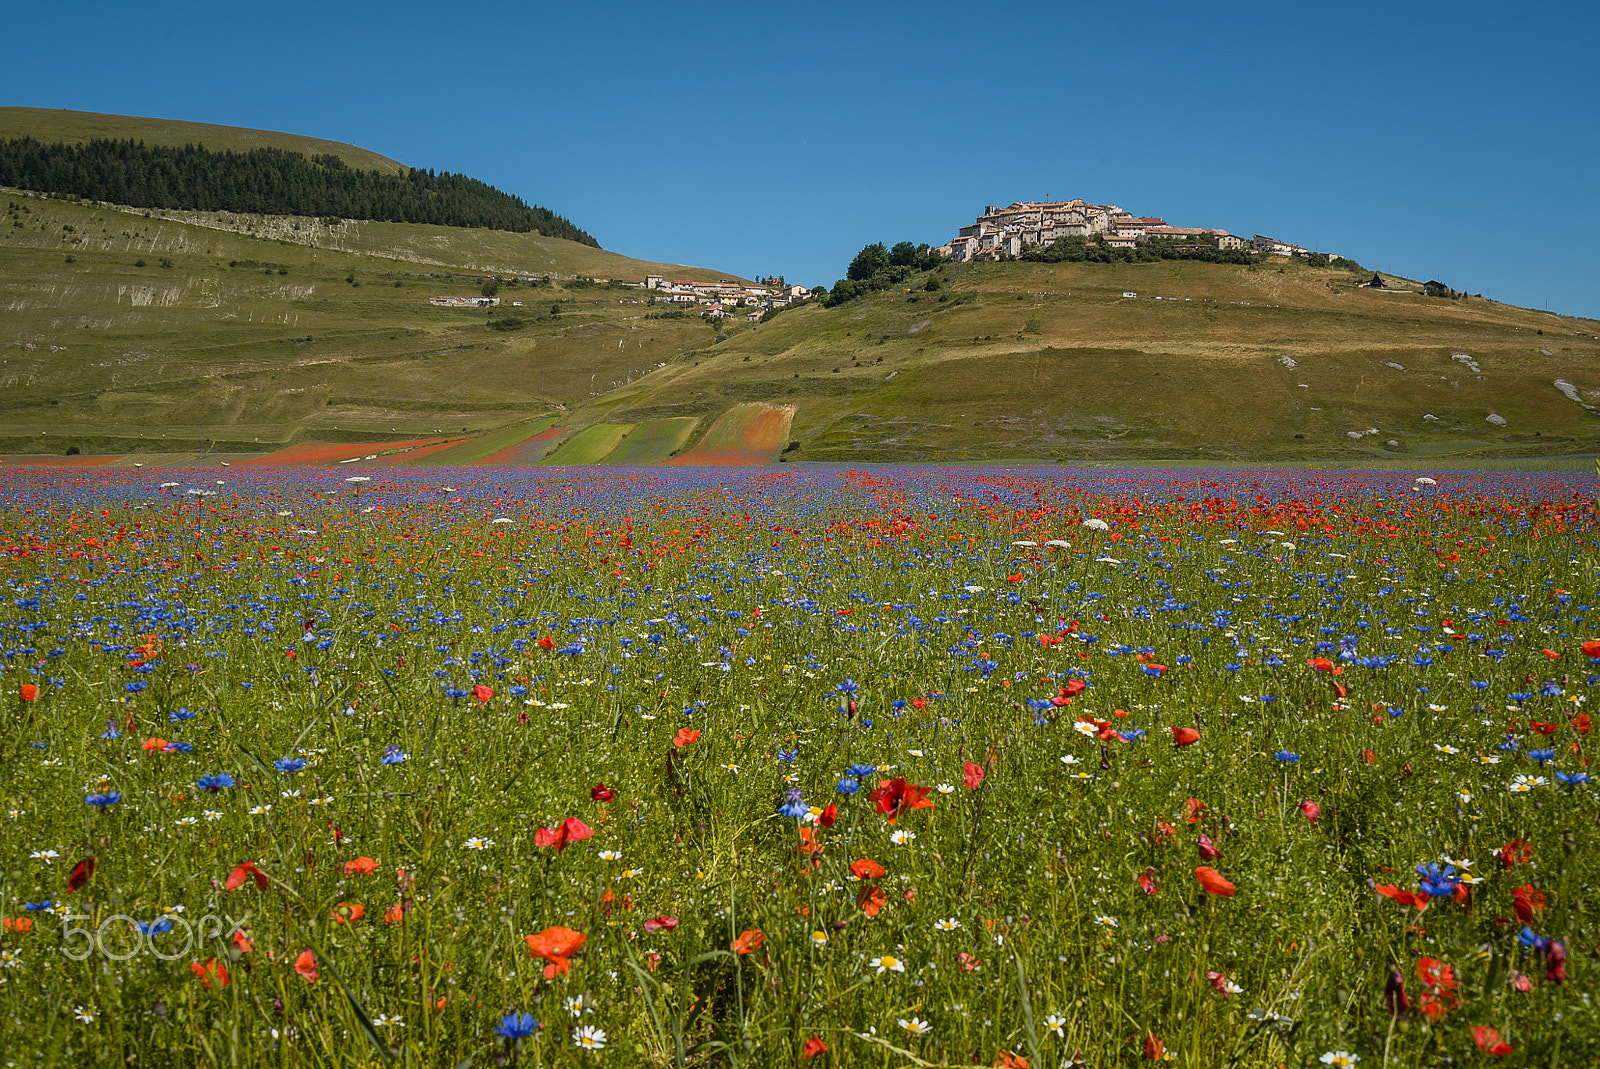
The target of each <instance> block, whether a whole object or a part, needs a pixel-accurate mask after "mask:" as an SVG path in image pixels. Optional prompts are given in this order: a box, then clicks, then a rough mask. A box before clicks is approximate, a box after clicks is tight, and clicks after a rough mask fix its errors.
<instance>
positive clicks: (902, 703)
mask: <svg viewBox="0 0 1600 1069" xmlns="http://www.w3.org/2000/svg"><path fill="white" fill-rule="evenodd" d="M905 707H906V700H905V699H904V698H896V699H895V700H894V711H895V712H897V713H898V712H899V711H900V710H901V709H904V708H905Z"/></svg>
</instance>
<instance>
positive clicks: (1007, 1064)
mask: <svg viewBox="0 0 1600 1069" xmlns="http://www.w3.org/2000/svg"><path fill="white" fill-rule="evenodd" d="M989 1064H990V1066H992V1067H994V1069H1029V1062H1028V1059H1026V1058H1024V1057H1023V1056H1022V1055H1020V1054H1013V1053H1011V1052H1010V1051H1009V1050H1003V1051H1001V1052H1000V1053H999V1054H996V1055H995V1056H994V1061H992V1062H990V1063H989Z"/></svg>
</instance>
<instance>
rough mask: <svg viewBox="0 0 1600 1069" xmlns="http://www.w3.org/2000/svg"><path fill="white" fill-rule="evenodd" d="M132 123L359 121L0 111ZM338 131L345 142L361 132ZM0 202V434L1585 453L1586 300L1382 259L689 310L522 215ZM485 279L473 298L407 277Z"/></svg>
mask: <svg viewBox="0 0 1600 1069" xmlns="http://www.w3.org/2000/svg"><path fill="white" fill-rule="evenodd" d="M130 123H132V124H138V123H150V124H152V125H147V126H144V127H131V126H129V125H127V124H130ZM8 124H9V125H8ZM30 124H31V126H30ZM51 124H53V125H51ZM96 124H99V125H96ZM161 129H169V130H170V136H171V137H172V139H173V142H174V143H176V142H178V141H182V142H185V143H187V142H188V141H190V140H195V139H200V138H202V137H203V138H204V140H205V141H206V143H207V144H208V145H210V146H213V147H225V148H236V149H248V148H253V147H261V146H263V145H268V146H275V147H283V148H290V149H293V150H294V151H304V152H324V153H326V152H331V151H333V150H334V149H341V150H348V151H349V152H352V153H360V152H361V150H359V149H351V148H350V146H335V145H332V143H329V142H317V141H314V140H313V139H306V138H293V137H291V136H290V135H276V134H265V133H261V132H259V131H245V130H233V129H232V128H227V127H209V128H205V127H201V126H200V125H199V124H189V123H171V124H155V123H154V121H152V120H132V119H126V120H125V119H121V118H118V117H114V116H89V115H84V114H83V113H70V112H47V111H41V110H39V109H26V108H9V109H0V138H3V137H6V136H12V135H16V134H27V135H29V136H33V137H46V136H51V137H56V138H62V137H67V136H81V137H99V136H113V137H130V136H133V137H142V138H144V139H145V140H147V141H152V139H153V138H155V137H157V136H159V133H160V130H161ZM208 130H211V131H223V132H224V133H226V134H227V135H228V137H230V138H232V139H233V140H231V141H230V140H227V139H220V140H219V139H218V138H217V137H214V136H212V135H211V134H209V133H206V131H208ZM74 132H76V133H74ZM272 139H278V140H272ZM368 157H370V158H366V159H361V158H358V157H352V156H349V155H343V156H342V158H345V159H347V160H348V161H349V162H350V163H351V165H352V166H364V167H371V166H374V164H373V160H374V159H377V160H381V159H382V158H381V157H371V156H370V154H368ZM384 162H386V163H389V164H392V163H393V161H384ZM395 166H396V167H398V166H399V165H397V164H396V165H395ZM0 203H3V204H4V206H5V213H4V215H3V217H0V453H10V454H31V455H35V456H39V457H48V456H55V457H57V458H60V457H62V456H63V455H64V454H67V453H69V452H72V451H76V452H78V453H80V454H99V455H105V454H125V453H138V454H141V455H144V456H148V457H150V458H152V462H156V461H154V459H153V458H157V457H160V458H162V460H160V461H159V462H163V463H167V462H174V463H175V462H180V461H182V460H183V459H184V458H185V457H187V458H191V459H192V458H194V457H195V456H198V455H200V454H205V453H227V452H232V453H257V454H265V453H271V452H273V451H275V450H277V449H280V448H282V447H285V446H288V445H290V444H295V445H296V448H297V450H298V452H296V453H294V454H292V455H294V456H306V457H309V456H324V455H325V456H328V457H332V456H333V455H334V453H336V452H339V451H338V450H333V451H323V452H318V451H317V450H314V449H308V448H307V444H308V443H318V442H322V443H380V444H381V443H384V442H411V443H414V442H417V441H424V440H426V441H436V442H438V443H439V444H438V445H436V446H428V447H427V448H426V449H424V448H420V447H417V448H414V449H412V447H407V448H408V449H412V452H414V453H415V456H414V457H413V456H412V455H411V452H407V453H405V454H404V455H401V454H398V453H396V454H394V456H389V454H383V451H382V450H381V448H379V447H378V445H376V444H375V445H374V448H372V449H369V450H367V451H366V452H367V453H370V454H372V455H373V456H378V455H380V454H382V455H384V456H386V457H388V459H387V460H385V461H384V462H386V463H387V462H396V463H419V464H420V463H426V464H446V463H473V462H481V463H535V462H545V463H556V464H560V463H608V464H636V463H662V462H668V463H760V462H765V461H767V460H770V459H771V458H773V457H778V458H779V459H781V460H784V461H808V460H810V461H830V462H864V461H907V462H910V461H917V462H921V461H929V462H944V461H984V462H996V461H999V462H1052V461H1060V460H1072V461H1088V462H1095V461H1106V462H1132V461H1142V460H1148V461H1157V460H1160V461H1175V462H1182V461H1185V460H1188V461H1194V462H1201V461H1218V460H1237V461H1264V460H1269V461H1274V462H1279V463H1319V462H1359V463H1427V464H1439V465H1447V464H1465V463H1483V462H1487V461H1488V460H1491V459H1492V460H1495V461H1497V462H1505V463H1510V462H1512V461H1511V459H1509V458H1518V457H1532V458H1537V457H1541V456H1568V457H1573V456H1580V455H1583V454H1587V453H1600V323H1596V322H1595V321H1592V320H1579V319H1572V318H1564V317H1561V316H1556V315H1551V314H1549V313H1545V312H1539V311H1534V310H1529V309H1522V308H1515V307H1511V306H1508V305H1503V304H1499V303H1496V302H1494V301H1490V300H1484V299H1481V298H1476V297H1474V298H1469V299H1460V300H1457V299H1451V298H1448V297H1435V296H1428V295H1426V294H1424V293H1423V292H1421V290H1422V287H1420V286H1417V285H1415V284H1411V283H1406V282H1404V280H1397V281H1396V283H1395V288H1393V289H1389V290H1372V289H1366V288H1363V287H1361V286H1360V285H1359V283H1360V282H1361V281H1362V279H1363V277H1364V276H1358V275H1355V274H1353V273H1351V272H1349V271H1345V270H1341V269H1339V268H1338V267H1337V266H1331V267H1318V266H1312V265H1310V264H1308V263H1306V262H1304V261H1299V260H1281V259H1274V260H1269V261H1266V262H1262V263H1258V264H1250V265H1243V264H1211V263H1203V262H1199V261H1185V260H1165V261H1159V262H1153V263H1111V264H1105V263H1055V264H1051V263H1031V262H1022V263H996V264H969V265H953V264H942V265H939V266H937V267H934V268H933V269H931V270H926V271H922V272H918V273H913V274H911V275H910V276H909V277H907V278H906V279H905V280H904V282H903V283H902V284H899V285H896V286H895V287H894V288H892V289H887V290H883V291H880V292H876V293H873V294H872V295H870V296H866V297H861V298H858V299H855V300H851V301H848V302H846V303H843V304H840V305H839V306H837V307H834V308H826V307H822V306H821V305H820V304H816V303H807V304H803V305H801V306H799V307H796V308H791V309H787V310H783V311H781V312H778V313H776V314H773V315H771V316H769V317H768V319H767V320H766V321H765V322H761V323H758V324H753V325H752V324H749V323H747V322H746V321H745V319H744V317H743V315H736V316H734V317H732V319H731V320H730V321H729V322H727V323H725V324H723V325H721V326H720V327H719V326H714V325H711V324H708V323H707V322H705V321H704V320H702V319H701V318H700V317H699V316H698V315H696V314H695V313H694V311H692V310H691V311H690V312H689V313H688V314H683V313H681V312H666V310H665V309H664V307H663V306H660V305H655V304H653V303H652V299H651V296H652V295H651V294H650V293H648V292H646V291H644V290H641V289H639V288H637V287H636V286H635V285H633V284H634V283H637V282H638V281H640V280H642V279H643V278H644V276H645V275H647V274H664V275H668V276H669V277H674V278H691V279H704V280H714V279H716V278H718V277H719V274H718V273H717V272H715V271H711V270H706V269H699V268H689V267H683V266H681V265H672V264H664V263H655V262H647V261H640V260H633V259H630V258H628V257H625V256H621V255H618V254H616V253H612V252H607V251H604V250H601V249H598V248H594V247H591V246H588V245H583V244H579V243H577V242H573V241H566V240H562V239H558V238H550V237H543V236H540V235H538V234H518V233H511V232H507V231H497V230H488V229H482V228H478V229H468V228H459V227H447V226H430V225H423V224H414V223H387V222H361V221H353V220H348V219H319V218H311V217H305V216H273V215H257V214H248V213H238V212H227V211H210V212H202V211H159V210H149V211H145V210H130V209H125V208H122V209H119V208H115V207H109V206H106V205H99V204H88V203H77V202H74V201H72V200H71V199H65V200H64V199H54V198H50V197H47V196H43V195H39V194H29V193H24V192H20V191H16V190H4V189H0ZM488 276H493V278H490V277H488ZM528 279H532V280H533V281H527V280H528ZM597 280H598V281H597ZM608 280H615V281H608ZM486 286H488V287H490V288H491V289H492V288H494V287H498V296H499V298H500V299H501V301H502V304H501V306H500V307H499V308H497V309H494V310H492V311H486V310H481V309H464V308H463V309H456V308H440V307H435V306H432V305H430V304H429V302H428V298H429V297H432V296H437V295H448V296H466V297H475V296H479V295H481V294H482V293H483V292H484V288H485V287H486ZM396 448H399V447H396ZM348 452H350V450H348V449H346V450H344V451H343V452H342V453H340V454H339V455H340V458H342V457H343V456H344V454H345V453H348ZM363 455H365V454H363ZM336 459H338V458H336ZM336 459H335V460H330V461H328V462H330V463H333V462H336Z"/></svg>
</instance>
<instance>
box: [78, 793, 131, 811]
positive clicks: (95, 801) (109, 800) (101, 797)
mask: <svg viewBox="0 0 1600 1069" xmlns="http://www.w3.org/2000/svg"><path fill="white" fill-rule="evenodd" d="M83 800H84V801H85V802H88V803H89V804H90V805H92V806H94V807H95V808H96V809H104V808H105V807H106V806H108V805H116V804H117V803H118V802H120V801H122V792H121V791H106V792H105V793H104V794H87V795H84V798H83Z"/></svg>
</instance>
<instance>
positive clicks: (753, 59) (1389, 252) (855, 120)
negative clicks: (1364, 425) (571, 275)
mask: <svg viewBox="0 0 1600 1069" xmlns="http://www.w3.org/2000/svg"><path fill="white" fill-rule="evenodd" d="M5 24H6V25H5V32H4V34H3V36H0V103H5V104H24V105H32V106H38V107H59V108H74V109H80V110H86V111H108V112H118V113H122V114H132V115H153V116H160V117H165V118H181V119H193V120H197V121H202V122H213V123H223V124H227V125H234V126H252V127H261V128H266V129H274V130H287V131H292V132H295V133H302V134H311V135H315V136H319V137H326V138H332V139H335V140H340V141H347V142H352V143H354V144H358V145H361V146H363V147H366V148H370V149H373V150H375V151H378V152H381V153H383V154H385V155H388V156H392V157H394V158H395V159H398V160H400V161H402V162H404V163H407V164H410V165H412V166H418V167H433V168H435V169H439V170H451V171H458V172H464V173H466V174H470V175H473V176H474V177H478V178H481V179H483V180H485V181H488V182H490V183H492V184H494V185H496V186H499V187H500V188H502V189H504V190H507V191H509V192H512V193H515V194H517V195H519V196H521V197H523V198H524V199H526V200H528V201H530V202H532V203H536V204H542V205H544V206H546V207H548V208H551V209H552V210H554V211H556V212H558V213H559V214H561V215H564V216H566V217H567V218H569V219H571V220H572V221H573V222H575V223H576V224H578V225H579V226H581V227H583V228H584V229H586V230H588V231H589V232H590V233H592V234H594V235H595V236H596V237H597V238H598V239H599V241H600V242H601V244H602V245H604V246H605V247H606V248H608V249H614V250H616V251H618V252H622V253H626V254H628V255H631V256H637V257H641V258H645V259H652V260H666V261H671V262H678V263H692V264H698V265H703V266H707V267H712V268H720V269H723V270H726V271H729V272H735V273H738V274H741V275H745V276H751V275H757V274H783V275H785V276H786V277H788V278H789V279H790V280H791V281H799V282H806V283H814V282H827V283H831V282H832V281H833V280H834V279H836V278H838V277H840V276H841V275H842V274H843V272H844V267H845V265H846V264H847V263H848V262H849V260H850V258H851V256H853V255H854V253H855V252H856V251H857V250H858V249H860V247H861V246H862V245H863V244H865V243H867V242H869V241H878V240H881V241H885V242H890V243H892V242H895V241H898V240H912V241H926V242H929V243H930V244H939V243H941V242H943V241H945V240H948V239H949V238H950V237H951V236H953V235H954V233H955V229H956V227H958V226H960V225H962V224H964V223H969V222H971V221H972V218H973V216H974V215H975V214H977V213H978V212H979V211H981V210H982V208H983V206H984V205H985V204H1006V203H1009V202H1011V201H1013V200H1022V199H1036V198H1043V197H1046V196H1049V197H1051V198H1068V197H1074V196H1079V197H1084V198H1086V199H1089V200H1092V201H1098V202H1102V203H1104V202H1114V203H1116V204H1119V205H1121V206H1122V207H1124V208H1127V209H1129V210H1131V211H1134V212H1136V213H1138V214H1141V215H1159V216H1162V217H1164V218H1166V219H1167V220H1168V221H1169V222H1171V223H1174V224H1178V225H1204V226H1218V227H1222V228H1225V229H1228V230H1231V231H1234V232H1235V233H1240V234H1245V235H1249V234H1254V233H1264V234H1270V235H1273V236H1274V237H1278V238H1282V239H1286V240H1290V241H1295V242H1298V243H1300V244H1303V245H1306V246H1309V247H1314V248H1320V249H1323V250H1327V251H1333V252H1341V253H1345V254H1348V255H1351V256H1354V257H1356V258H1357V259H1359V260H1360V261H1361V262H1362V263H1364V264H1368V265H1370V266H1373V267H1376V268H1379V269H1382V270H1392V271H1394V272H1397V273H1399V274H1403V275H1406V276H1409V277H1413V278H1418V279H1428V278H1439V279H1441V280H1443V281H1445V282H1447V283H1449V284H1450V285H1452V286H1454V287H1455V288H1457V289H1463V290H1467V291H1470V292H1474V293H1478V292H1481V293H1483V294H1485V295H1486V296H1491V297H1496V298H1499V299H1501V300H1507V301H1512V302H1514V303H1517V304H1524V305H1530V306H1534V307H1541V308H1542V307H1544V306H1545V305H1546V304H1547V303H1548V305H1549V307H1550V308H1551V310H1552V311H1559V312H1567V313H1572V314H1581V315H1589V316H1600V267H1597V266H1596V265H1597V264H1600V197H1597V191H1600V82H1597V81H1596V75H1595V71H1596V48H1597V46H1600V4H1596V3H1594V2H1592V0H1590V2H1577V3H1531V4H1505V3H1487V2H1463V3H1456V4H1450V5H1445V4H1417V3H1403V2H1390V3H1382V4H1375V3H1331V4H1306V3H1298V2H1284V0H1276V2H1272V3H1262V4H1228V3H1210V4H1200V3H1137V2H1133V3H1115V4H1073V3H1064V2H1058V3H1041V4H1033V3H1006V2H995V3H984V4H973V3H960V4H957V3H945V2H937V0H923V2H921V3H914V4H908V3H872V2H864V3H863V2H857V3H783V2H769V3H765V4H758V3H743V4H684V3H674V2H671V0H660V2H656V3H636V2H632V0H628V2H613V3H605V4H599V3H586V2H571V3H562V4H550V3H538V2H535V3H523V4H498V5H476V6H462V5H455V4H448V3H437V4H417V3H409V2H390V3H384V4H361V3H350V4H345V3H328V2H323V3H318V4H305V3H279V4H250V5H235V4H227V3H215V2H212V3H206V4H185V3H162V2H160V0H155V2H153V3H150V4H142V5H134V4H126V3H118V4H115V5H113V4H106V3H98V2H93V0H91V2H87V3H82V2H80V3H75V4H69V5H68V6H67V7H66V8H60V7H57V6H55V5H52V4H28V5H20V4H19V5H11V7H10V9H9V10H8V11H7V14H6V18H5Z"/></svg>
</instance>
